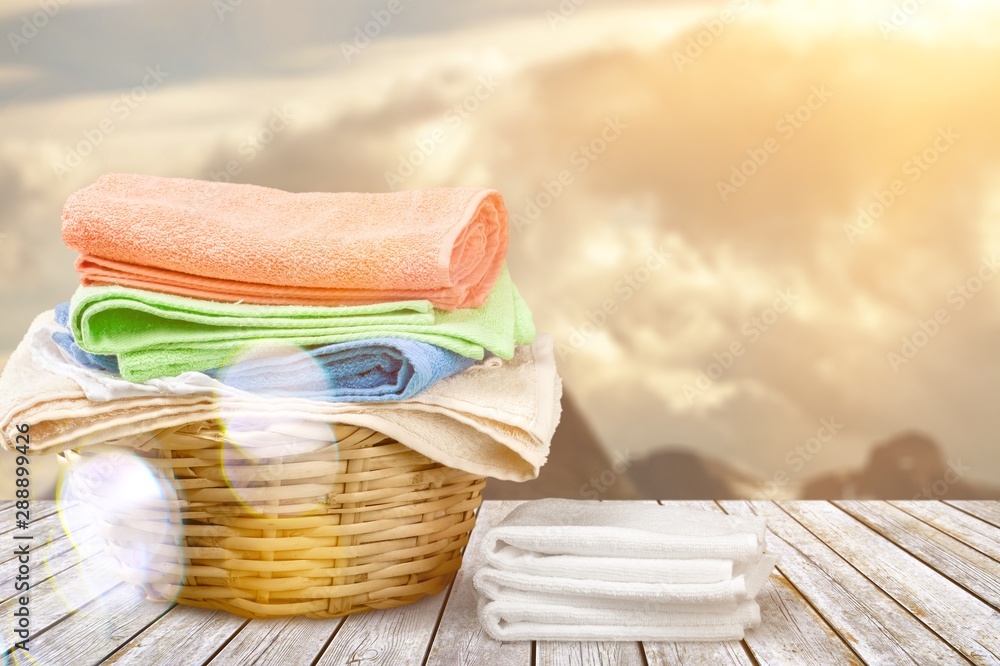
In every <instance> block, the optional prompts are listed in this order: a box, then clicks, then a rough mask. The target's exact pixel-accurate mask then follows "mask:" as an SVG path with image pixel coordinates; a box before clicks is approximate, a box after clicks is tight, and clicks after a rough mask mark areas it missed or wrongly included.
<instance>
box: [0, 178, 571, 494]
mask: <svg viewBox="0 0 1000 666" xmlns="http://www.w3.org/2000/svg"><path fill="white" fill-rule="evenodd" d="M63 239H64V241H65V242H66V244H67V245H68V246H69V247H70V248H72V249H74V250H77V251H78V252H79V253H80V256H79V258H78V260H77V264H76V265H77V269H78V271H79V273H80V276H81V282H82V285H81V286H80V287H79V289H78V290H77V292H76V293H75V294H74V295H73V297H72V299H71V300H70V302H69V303H64V304H62V305H60V306H59V307H57V308H56V310H55V311H54V312H52V311H49V312H46V313H43V314H42V315H40V316H39V317H38V318H37V319H36V320H35V322H34V323H33V324H32V326H31V328H30V329H29V331H28V334H27V335H26V336H25V338H24V340H23V341H22V343H21V345H19V347H18V349H17V350H16V351H15V353H14V354H13V355H12V356H11V359H10V361H9V362H8V365H7V367H6V368H5V370H4V373H3V376H2V377H0V431H2V432H3V433H4V435H5V439H6V440H7V441H6V442H5V444H7V445H10V446H12V445H13V444H12V443H13V441H14V437H15V436H16V431H15V428H16V426H17V425H18V424H21V423H27V424H29V425H31V426H32V442H33V443H35V444H34V445H33V450H34V451H36V452H37V451H45V450H49V451H52V450H63V449H67V448H74V447H77V446H80V445H83V444H94V443H102V442H109V441H113V440H115V439H119V438H121V437H123V436H126V435H130V434H135V433H137V432H152V431H155V430H157V429H160V428H166V427H173V426H178V425H184V424H188V423H196V422H199V421H205V420H211V419H218V418H228V417H231V416H235V415H237V414H238V413H240V412H253V413H264V414H270V415H273V416H274V418H275V419H288V418H295V419H303V420H314V421H320V422H341V423H353V424H356V425H359V426H364V427H369V428H372V429H374V430H378V431H380V432H383V433H385V434H387V435H389V436H390V437H393V438H394V439H397V440H398V441H400V442H402V443H403V444H406V445H408V446H410V448H413V449H415V450H417V451H419V452H421V453H423V454H424V455H427V456H428V457H430V458H432V459H434V460H437V461H438V462H441V463H442V464H445V465H449V466H452V467H456V468H458V469H462V470H464V471H469V472H472V473H477V474H483V475H489V476H496V477H499V478H505V479H511V480H520V481H523V480H527V479H530V478H534V477H535V476H537V474H538V469H539V467H540V466H541V465H542V464H544V462H545V459H546V457H547V455H548V447H549V442H550V440H551V437H552V434H553V431H554V430H555V426H556V424H557V422H558V419H559V397H560V392H561V385H560V381H559V377H558V375H557V374H556V371H555V364H554V359H553V356H552V343H551V339H550V338H549V337H547V336H541V335H540V336H537V339H536V335H535V329H534V325H533V323H532V319H531V312H530V310H529V309H528V307H527V305H526V304H525V302H524V300H523V299H522V298H521V296H520V294H519V293H518V291H517V288H516V287H515V286H514V283H513V281H512V280H511V277H510V274H509V272H508V271H507V268H506V265H505V263H504V259H505V256H506V250H507V214H506V209H505V208H504V204H503V199H502V198H501V196H500V194H499V193H498V192H496V191H494V190H488V189H482V188H474V187H465V188H440V189H433V190H423V191H409V192H400V193H391V194H358V193H335V194H334V193H309V194H292V193H288V192H282V191H279V190H273V189H269V188H264V187H257V186H253V185H237V184H228V183H212V182H204V181H197V180H188V179H180V178H160V177H153V176H143V175H129V174H112V175H108V176H104V177H102V178H101V179H99V180H98V181H97V182H96V183H94V184H93V185H91V186H89V187H87V188H85V189H83V190H80V191H79V192H76V193H75V194H73V195H71V196H70V198H69V199H68V201H67V202H66V205H65V207H64V210H63Z"/></svg>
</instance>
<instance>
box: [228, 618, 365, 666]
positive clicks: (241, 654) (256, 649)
mask: <svg viewBox="0 0 1000 666" xmlns="http://www.w3.org/2000/svg"><path fill="white" fill-rule="evenodd" d="M343 621H344V618H337V619H333V620H311V619H309V618H305V617H290V618H278V619H268V620H251V621H250V622H249V623H247V625H246V626H245V627H243V629H241V630H240V633H238V634H236V637H235V638H233V640H231V641H229V643H227V644H226V647H225V648H223V649H222V651H221V652H219V654H217V655H215V656H214V657H213V658H212V659H211V661H209V662H208V663H209V664H211V666H269V665H270V664H312V663H313V662H314V661H315V659H316V656H317V655H318V654H319V653H320V652H322V650H323V647H324V646H325V645H326V642H327V641H328V640H329V639H330V636H331V635H333V634H334V633H336V632H337V630H338V628H339V627H340V626H341V624H342V623H343ZM341 663H345V662H341ZM347 663H349V662H347ZM358 663H365V664H367V662H358Z"/></svg>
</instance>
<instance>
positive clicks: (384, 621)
mask: <svg viewBox="0 0 1000 666" xmlns="http://www.w3.org/2000/svg"><path fill="white" fill-rule="evenodd" d="M447 596H448V590H445V591H444V592H442V593H441V594H436V595H434V596H433V597H424V598H423V599H421V600H420V601H418V602H416V603H414V604H409V605H408V606H400V607H399V608H391V609H389V610H384V611H373V612H371V613H362V614H361V615H351V616H349V617H348V618H347V619H346V620H344V625H343V626H342V627H341V628H340V631H338V632H337V635H336V636H334V638H333V641H331V642H330V645H329V647H327V649H326V651H325V652H323V656H322V658H321V659H320V660H319V661H318V662H317V663H316V666H339V665H340V664H358V665H359V666H378V665H383V664H384V665H385V666H397V665H398V666H410V665H415V666H420V664H423V663H424V656H425V655H426V654H427V647H428V646H429V645H430V642H431V639H432V638H434V629H435V627H436V626H437V623H438V619H439V618H440V617H441V612H442V611H443V609H444V602H445V599H446V598H447Z"/></svg>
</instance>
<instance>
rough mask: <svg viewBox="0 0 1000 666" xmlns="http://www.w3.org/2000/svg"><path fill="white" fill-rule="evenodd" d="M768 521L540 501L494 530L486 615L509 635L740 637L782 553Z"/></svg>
mask: <svg viewBox="0 0 1000 666" xmlns="http://www.w3.org/2000/svg"><path fill="white" fill-rule="evenodd" d="M766 529H767V525H766V522H765V521H764V519H762V518H745V517H739V516H729V515H726V514H721V513H713V512H708V511H698V510H691V509H673V508H664V507H661V506H657V505H654V504H635V503H630V502H629V503H626V502H592V501H579V500H575V501H574V500H556V499H549V500H540V501H537V502H527V503H524V504H521V505H520V506H518V507H517V508H516V509H514V510H513V511H512V512H511V513H510V514H509V515H508V516H507V517H506V518H505V519H504V520H503V521H501V522H500V524H499V525H497V526H496V527H494V528H493V529H491V530H490V531H488V532H487V533H486V534H485V535H484V537H483V545H482V552H483V559H484V562H485V566H483V567H482V568H481V569H479V570H478V571H476V572H475V574H474V576H473V584H474V586H475V588H476V590H477V591H478V593H479V607H478V612H479V619H480V622H481V623H482V625H483V627H484V628H485V630H486V632H487V633H488V634H489V635H490V636H492V637H493V638H496V639H497V640H506V641H511V640H568V641H585V640H604V641H616V640H624V641H635V640H648V641H697V640H738V639H741V638H743V635H744V631H745V630H746V629H748V628H751V627H754V626H756V625H757V624H758V623H759V622H760V608H759V606H758V605H757V603H756V601H754V598H755V597H756V595H757V593H758V592H759V591H760V589H761V587H762V586H763V585H764V583H765V582H766V581H767V579H768V576H769V575H770V573H771V570H772V569H773V568H774V565H775V563H776V562H777V557H775V556H774V555H772V554H770V553H766V552H765V551H764V549H765V534H766Z"/></svg>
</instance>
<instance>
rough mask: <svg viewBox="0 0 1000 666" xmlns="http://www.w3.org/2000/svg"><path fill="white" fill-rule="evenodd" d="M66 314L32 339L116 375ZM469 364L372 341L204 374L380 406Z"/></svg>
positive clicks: (279, 351)
mask: <svg viewBox="0 0 1000 666" xmlns="http://www.w3.org/2000/svg"><path fill="white" fill-rule="evenodd" d="M68 309H69V303H60V304H59V305H58V306H56V322H57V324H61V325H56V326H44V327H42V328H40V329H38V335H40V336H42V337H43V338H44V337H45V336H46V335H47V336H48V337H49V338H51V340H52V342H54V343H55V344H56V345H57V346H58V347H59V348H60V349H61V351H62V356H63V357H68V358H69V359H72V361H73V362H75V363H76V364H77V365H79V366H81V367H83V368H87V369H91V370H104V371H106V372H107V373H109V376H110V377H115V376H118V360H117V358H116V357H114V356H99V355H96V354H90V353H88V352H85V351H83V350H82V349H80V347H79V346H78V345H77V344H76V340H74V339H73V336H72V335H71V334H70V332H69V331H68V330H67V329H66V328H64V327H65V325H66V324H65V322H66V321H67V319H66V315H65V314H64V313H65V312H66V311H67V310H68ZM43 345H44V340H39V341H37V342H35V343H34V344H33V346H32V353H33V354H36V353H39V355H38V356H36V360H39V356H41V358H45V356H44V352H43V351H42V346H43ZM49 354H50V356H51V350H49ZM58 356H59V355H58V354H57V355H56V357H58ZM60 361H62V359H60ZM39 362H40V363H41V362H42V361H41V360H39ZM57 362H58V361H57ZM474 363H475V361H474V360H473V359H471V358H466V357H465V356H462V355H461V354H456V353H455V352H450V351H448V350H447V349H441V348H440V347H435V346H434V345H429V344H427V343H425V342H419V341H417V340H407V339H406V338H372V339H370V340H354V341H351V342H338V343H336V344H332V345H326V346H324V347H316V348H313V349H310V350H308V351H307V350H302V349H299V348H297V347H293V348H282V347H272V348H269V349H268V348H264V349H261V350H259V353H258V354H256V355H253V356H251V357H248V358H245V359H242V360H241V361H240V362H239V363H236V364H235V365H232V366H228V367H225V368H216V369H213V370H207V371H206V372H205V374H207V375H208V376H210V377H214V378H216V379H218V380H220V381H221V382H223V383H224V384H227V385H229V386H233V387H236V388H240V389H243V390H244V391H247V392H248V393H253V394H256V395H267V396H284V397H290V398H296V397H297V398H309V399H311V400H327V401H329V402H384V401H392V400H406V399H407V398H412V397H413V396H415V395H417V394H419V393H420V392H422V391H423V390H424V389H426V388H427V387H428V386H430V385H431V384H433V383H434V382H436V381H438V380H440V379H444V378H445V377H450V376H451V375H453V374H455V373H456V372H461V371H462V370H465V369H466V368H468V367H469V366H471V365H473V364H474ZM170 379H172V378H167V379H166V380H165V381H169V380H170Z"/></svg>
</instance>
